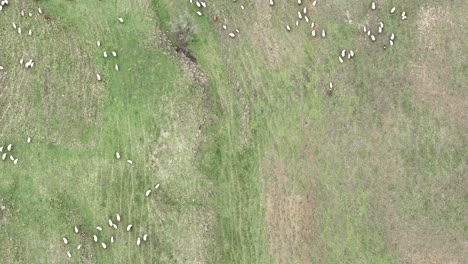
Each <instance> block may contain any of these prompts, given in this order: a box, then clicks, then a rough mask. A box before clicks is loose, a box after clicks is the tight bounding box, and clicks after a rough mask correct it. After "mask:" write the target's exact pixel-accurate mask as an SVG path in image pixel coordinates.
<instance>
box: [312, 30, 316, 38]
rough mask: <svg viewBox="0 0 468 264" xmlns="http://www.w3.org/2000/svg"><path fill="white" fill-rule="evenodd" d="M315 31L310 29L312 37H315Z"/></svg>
mask: <svg viewBox="0 0 468 264" xmlns="http://www.w3.org/2000/svg"><path fill="white" fill-rule="evenodd" d="M315 35H316V34H315V29H312V37H315Z"/></svg>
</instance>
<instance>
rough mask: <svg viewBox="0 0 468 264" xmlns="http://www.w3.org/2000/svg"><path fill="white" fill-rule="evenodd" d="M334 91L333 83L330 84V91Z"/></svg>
mask: <svg viewBox="0 0 468 264" xmlns="http://www.w3.org/2000/svg"><path fill="white" fill-rule="evenodd" d="M331 89H333V83H332V82H330V90H331Z"/></svg>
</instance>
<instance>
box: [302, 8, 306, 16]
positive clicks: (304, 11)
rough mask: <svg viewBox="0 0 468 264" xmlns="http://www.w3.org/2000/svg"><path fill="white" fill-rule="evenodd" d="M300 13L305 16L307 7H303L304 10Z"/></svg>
mask: <svg viewBox="0 0 468 264" xmlns="http://www.w3.org/2000/svg"><path fill="white" fill-rule="evenodd" d="M302 12H303V13H304V14H307V6H306V7H304V9H302Z"/></svg>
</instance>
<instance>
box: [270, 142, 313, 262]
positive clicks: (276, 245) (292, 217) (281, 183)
mask: <svg viewBox="0 0 468 264" xmlns="http://www.w3.org/2000/svg"><path fill="white" fill-rule="evenodd" d="M264 170H265V173H263V174H265V175H271V174H273V175H272V176H271V177H270V178H269V179H268V180H267V182H268V183H267V184H266V185H267V186H266V190H265V192H266V223H267V236H268V245H269V253H270V255H271V256H273V257H274V258H275V263H310V262H311V259H310V258H311V256H310V244H311V243H312V242H313V238H314V236H315V231H314V228H313V225H312V221H311V220H312V212H313V207H314V196H313V194H312V193H303V192H300V191H295V190H289V191H287V190H286V189H285V185H286V183H287V182H288V181H290V180H292V179H289V176H288V171H287V170H286V168H285V166H284V164H283V162H282V161H281V159H280V157H279V156H278V154H277V152H276V151H275V149H274V147H271V150H270V152H269V156H268V157H267V159H266V162H265V164H264ZM264 177H267V176H264ZM272 182H276V184H275V183H272Z"/></svg>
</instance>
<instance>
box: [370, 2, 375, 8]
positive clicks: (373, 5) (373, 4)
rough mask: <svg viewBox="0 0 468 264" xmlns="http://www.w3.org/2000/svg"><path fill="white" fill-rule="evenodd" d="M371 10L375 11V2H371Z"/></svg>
mask: <svg viewBox="0 0 468 264" xmlns="http://www.w3.org/2000/svg"><path fill="white" fill-rule="evenodd" d="M371 8H372V10H375V2H372V6H371Z"/></svg>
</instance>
